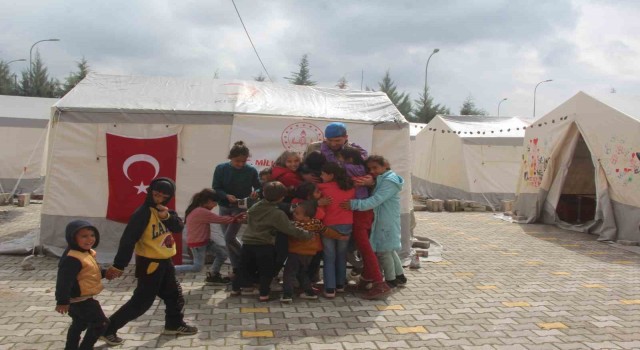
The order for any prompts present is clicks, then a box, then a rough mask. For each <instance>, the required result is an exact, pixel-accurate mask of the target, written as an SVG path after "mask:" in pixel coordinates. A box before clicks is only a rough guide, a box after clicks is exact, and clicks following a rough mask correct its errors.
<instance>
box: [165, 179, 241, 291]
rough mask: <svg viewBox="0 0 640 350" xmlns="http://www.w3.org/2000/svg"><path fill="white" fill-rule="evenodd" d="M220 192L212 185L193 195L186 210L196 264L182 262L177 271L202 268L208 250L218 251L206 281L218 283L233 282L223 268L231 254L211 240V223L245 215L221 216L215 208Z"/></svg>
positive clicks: (188, 241) (190, 247)
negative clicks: (216, 212) (224, 274)
mask: <svg viewBox="0 0 640 350" xmlns="http://www.w3.org/2000/svg"><path fill="white" fill-rule="evenodd" d="M217 198H218V197H217V195H216V192H215V191H214V190H212V189H210V188H205V189H203V190H202V191H200V192H198V193H196V194H194V195H193V197H192V198H191V203H190V204H189V207H187V210H186V212H185V214H184V217H185V221H186V225H185V228H187V227H188V231H187V245H188V246H189V249H190V250H191V253H192V254H193V265H178V266H176V272H200V271H201V270H202V267H203V266H204V264H205V257H206V255H207V250H209V249H210V248H211V249H213V251H214V255H215V256H214V260H213V264H212V265H211V272H207V278H206V279H205V282H207V283H211V284H217V285H224V284H228V283H229V282H231V280H230V279H229V277H222V275H221V274H220V268H221V267H222V264H224V262H225V260H227V257H228V254H227V250H226V248H225V247H224V246H219V245H217V244H215V243H214V242H213V241H212V240H211V227H210V226H209V224H213V223H216V224H226V225H228V224H232V223H237V222H238V220H239V219H240V218H241V216H242V215H243V214H242V213H241V214H238V215H237V216H235V217H233V216H218V215H216V214H214V213H212V212H211V210H212V209H213V208H215V207H216V205H218V204H217Z"/></svg>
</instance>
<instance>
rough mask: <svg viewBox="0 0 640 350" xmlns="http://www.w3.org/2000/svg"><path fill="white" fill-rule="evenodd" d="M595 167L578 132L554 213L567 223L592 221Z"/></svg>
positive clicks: (593, 214) (594, 195)
mask: <svg viewBox="0 0 640 350" xmlns="http://www.w3.org/2000/svg"><path fill="white" fill-rule="evenodd" d="M595 176H596V174H595V167H594V165H593V161H592V156H591V152H590V151H589V147H588V146H587V144H586V142H585V141H584V138H583V137H582V134H580V133H579V134H578V142H577V144H576V147H575V150H574V152H573V156H572V157H571V163H570V166H569V169H568V171H567V175H566V177H565V178H564V183H563V184H562V192H561V194H560V199H559V200H558V205H557V206H556V214H557V215H558V219H559V220H561V221H563V222H566V223H569V224H583V223H586V222H590V221H593V220H594V218H595V214H596V182H595Z"/></svg>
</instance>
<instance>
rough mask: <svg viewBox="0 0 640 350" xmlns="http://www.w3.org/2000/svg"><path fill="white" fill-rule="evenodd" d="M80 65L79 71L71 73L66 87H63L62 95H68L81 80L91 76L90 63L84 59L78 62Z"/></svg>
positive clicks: (66, 81) (65, 84)
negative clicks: (88, 75)
mask: <svg viewBox="0 0 640 350" xmlns="http://www.w3.org/2000/svg"><path fill="white" fill-rule="evenodd" d="M76 63H77V64H78V71H77V72H75V73H70V74H69V76H68V77H67V79H66V80H65V83H64V86H63V87H62V95H66V94H67V93H68V92H69V91H71V89H73V88H74V87H75V86H76V85H78V83H79V82H80V80H82V79H84V78H85V77H86V76H87V74H89V63H88V62H87V60H86V59H85V58H84V57H82V59H81V60H80V62H76Z"/></svg>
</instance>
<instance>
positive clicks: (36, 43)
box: [29, 39, 60, 78]
mask: <svg viewBox="0 0 640 350" xmlns="http://www.w3.org/2000/svg"><path fill="white" fill-rule="evenodd" d="M43 41H60V39H44V40H40V41H36V42H35V43H33V45H31V48H30V49H29V78H31V72H32V70H33V66H32V63H31V51H33V47H34V46H36V45H38V43H41V42H43Z"/></svg>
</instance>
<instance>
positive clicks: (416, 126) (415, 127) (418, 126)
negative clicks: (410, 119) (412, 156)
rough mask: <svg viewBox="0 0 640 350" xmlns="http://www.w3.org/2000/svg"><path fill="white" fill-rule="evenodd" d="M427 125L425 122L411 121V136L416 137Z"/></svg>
mask: <svg viewBox="0 0 640 350" xmlns="http://www.w3.org/2000/svg"><path fill="white" fill-rule="evenodd" d="M425 126H427V124H425V123H409V136H411V137H414V136H416V135H418V134H419V133H420V131H422V129H424V127H425Z"/></svg>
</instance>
